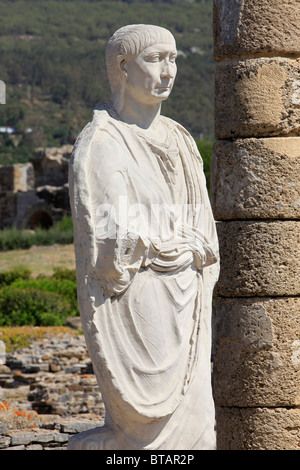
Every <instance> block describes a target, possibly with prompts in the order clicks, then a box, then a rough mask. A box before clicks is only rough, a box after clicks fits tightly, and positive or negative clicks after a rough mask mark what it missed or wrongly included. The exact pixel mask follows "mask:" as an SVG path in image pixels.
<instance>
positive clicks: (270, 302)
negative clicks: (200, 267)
mask: <svg viewBox="0 0 300 470" xmlns="http://www.w3.org/2000/svg"><path fill="white" fill-rule="evenodd" d="M299 24H300V5H299V2H298V0H272V1H270V0H259V1H257V0H215V1H214V54H215V60H216V61H217V64H216V78H215V135H216V138H217V139H218V140H217V142H216V143H215V146H214V152H213V164H212V176H211V180H212V188H211V198H212V206H213V211H214V215H215V218H216V220H217V221H218V223H217V226H218V234H219V239H220V255H221V274H220V279H219V282H218V284H217V286H216V290H215V295H216V298H215V301H214V325H213V326H214V351H213V352H214V355H213V363H214V373H213V387H214V397H215V403H216V419H217V449H218V450H256V449H260V450H263V449H265V450H287V449H290V450H291V449H294V450H297V449H298V450H299V449H300V298H299V294H300V243H299V241H300V240H299V238H300V222H299V216H300V191H299V181H300V169H299V157H300V58H299V51H300V35H299Z"/></svg>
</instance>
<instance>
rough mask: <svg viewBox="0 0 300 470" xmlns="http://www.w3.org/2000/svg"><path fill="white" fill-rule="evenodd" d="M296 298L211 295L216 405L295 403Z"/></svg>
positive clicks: (298, 381) (298, 373) (298, 362)
mask: <svg viewBox="0 0 300 470" xmlns="http://www.w3.org/2000/svg"><path fill="white" fill-rule="evenodd" d="M299 324H300V298H299V297H298V298H297V297H290V298H289V297H281V298H279V297H278V298H267V297H262V298H233V299H224V298H223V299H221V298H219V299H215V301H214V315H213V326H214V328H213V331H214V354H213V362H214V368H213V384H214V398H215V402H216V404H217V405H218V406H229V407H234V406H239V407H247V406H250V407H259V406H268V407H281V406H282V407H288V406H299V405H300V337H299Z"/></svg>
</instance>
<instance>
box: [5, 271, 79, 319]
mask: <svg viewBox="0 0 300 470" xmlns="http://www.w3.org/2000/svg"><path fill="white" fill-rule="evenodd" d="M12 287H15V288H18V289H26V290H27V289H38V290H40V291H44V292H45V291H46V292H54V293H56V294H60V295H61V296H62V297H63V298H64V299H65V300H66V301H67V302H69V304H70V306H71V308H72V309H73V310H74V312H73V313H74V314H77V313H78V311H77V285H76V282H74V281H71V280H69V279H55V278H51V277H44V278H42V277H40V278H38V279H17V280H16V281H15V282H14V283H13V284H12Z"/></svg>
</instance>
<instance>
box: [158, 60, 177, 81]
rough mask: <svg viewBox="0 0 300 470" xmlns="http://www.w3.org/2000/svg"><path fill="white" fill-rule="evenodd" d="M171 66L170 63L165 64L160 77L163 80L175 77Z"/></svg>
mask: <svg viewBox="0 0 300 470" xmlns="http://www.w3.org/2000/svg"><path fill="white" fill-rule="evenodd" d="M172 65H173V64H171V63H170V62H167V63H165V64H164V66H163V68H162V71H161V77H163V78H173V77H174V76H175V72H174V70H173V68H174V67H172Z"/></svg>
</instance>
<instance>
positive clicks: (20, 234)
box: [0, 217, 74, 251]
mask: <svg viewBox="0 0 300 470" xmlns="http://www.w3.org/2000/svg"><path fill="white" fill-rule="evenodd" d="M73 241H74V238H73V224H72V218H71V217H63V219H62V220H61V221H59V222H57V223H56V224H55V225H54V226H53V227H51V228H49V229H48V230H45V229H42V228H37V229H36V230H35V231H34V232H32V231H28V230H18V229H16V228H5V229H3V230H1V231H0V251H8V250H16V249H24V250H26V249H27V248H30V247H31V246H32V245H38V246H49V245H54V244H56V243H57V244H59V245H69V244H71V243H73Z"/></svg>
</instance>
